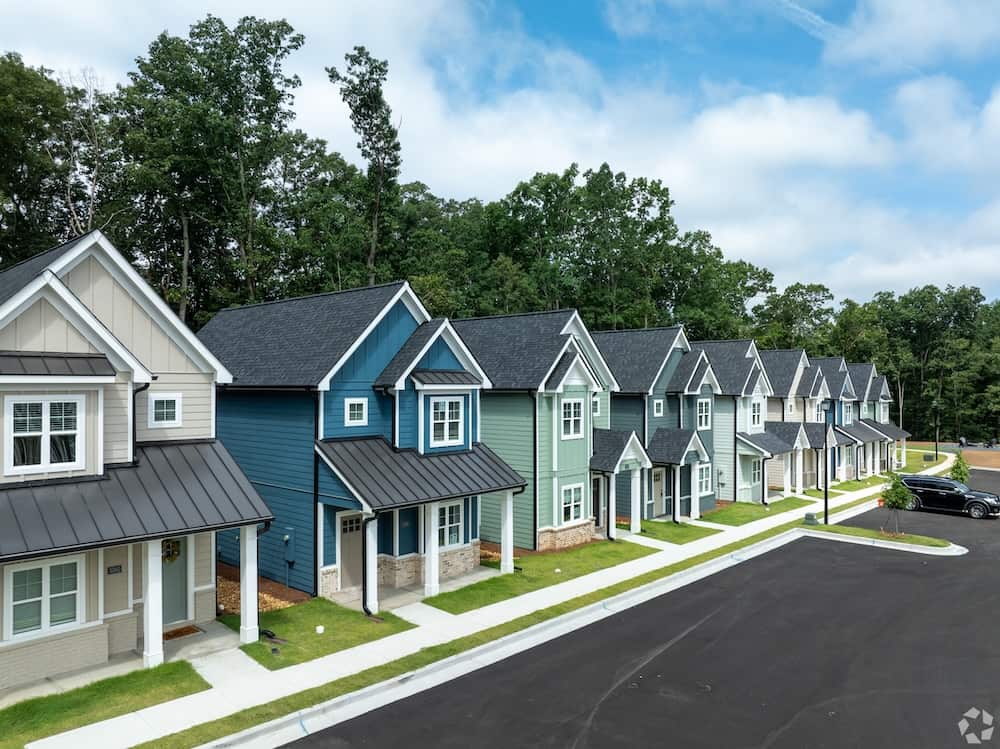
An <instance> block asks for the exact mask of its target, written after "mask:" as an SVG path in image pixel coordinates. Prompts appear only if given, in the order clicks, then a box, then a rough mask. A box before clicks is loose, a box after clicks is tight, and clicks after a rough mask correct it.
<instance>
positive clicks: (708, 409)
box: [698, 398, 712, 430]
mask: <svg viewBox="0 0 1000 749" xmlns="http://www.w3.org/2000/svg"><path fill="white" fill-rule="evenodd" d="M711 428H712V401H711V400H710V399H709V398H702V399H700V400H699V401H698V429H699V430H701V429H711Z"/></svg>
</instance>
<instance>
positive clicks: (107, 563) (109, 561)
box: [100, 546, 130, 614]
mask: <svg viewBox="0 0 1000 749" xmlns="http://www.w3.org/2000/svg"><path fill="white" fill-rule="evenodd" d="M128 549H129V547H127V546H115V547H113V548H110V549H105V550H104V564H103V567H102V569H101V570H100V574H102V575H104V613H105V614H113V613H115V612H118V611H124V610H125V609H127V608H128V607H129V601H128V576H129V573H130V570H129V553H128ZM117 566H120V567H121V568H122V570H121V572H119V573H116V574H113V575H109V574H108V569H109V568H113V567H117Z"/></svg>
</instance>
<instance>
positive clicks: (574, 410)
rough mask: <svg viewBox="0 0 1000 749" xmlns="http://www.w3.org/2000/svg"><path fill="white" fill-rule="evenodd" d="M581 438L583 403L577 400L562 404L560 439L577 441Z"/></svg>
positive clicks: (565, 401)
mask: <svg viewBox="0 0 1000 749" xmlns="http://www.w3.org/2000/svg"><path fill="white" fill-rule="evenodd" d="M582 437H583V401H582V400H579V399H574V400H564V401H563V402H562V438H563V439H564V440H578V439H581V438H582Z"/></svg>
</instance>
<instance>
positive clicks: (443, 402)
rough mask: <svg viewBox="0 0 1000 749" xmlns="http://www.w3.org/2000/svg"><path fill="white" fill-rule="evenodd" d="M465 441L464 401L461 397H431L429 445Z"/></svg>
mask: <svg viewBox="0 0 1000 749" xmlns="http://www.w3.org/2000/svg"><path fill="white" fill-rule="evenodd" d="M464 442H465V401H464V400H463V399H462V398H431V447H448V446H450V445H461V444H463V443H464Z"/></svg>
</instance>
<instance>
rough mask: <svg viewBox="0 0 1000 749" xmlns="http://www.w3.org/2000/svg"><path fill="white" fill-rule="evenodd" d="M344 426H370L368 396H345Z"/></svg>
mask: <svg viewBox="0 0 1000 749" xmlns="http://www.w3.org/2000/svg"><path fill="white" fill-rule="evenodd" d="M344 426H345V427H366V426H368V399H367V398H344Z"/></svg>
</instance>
